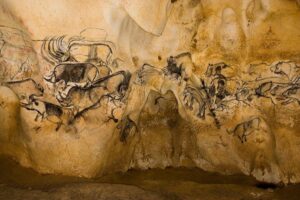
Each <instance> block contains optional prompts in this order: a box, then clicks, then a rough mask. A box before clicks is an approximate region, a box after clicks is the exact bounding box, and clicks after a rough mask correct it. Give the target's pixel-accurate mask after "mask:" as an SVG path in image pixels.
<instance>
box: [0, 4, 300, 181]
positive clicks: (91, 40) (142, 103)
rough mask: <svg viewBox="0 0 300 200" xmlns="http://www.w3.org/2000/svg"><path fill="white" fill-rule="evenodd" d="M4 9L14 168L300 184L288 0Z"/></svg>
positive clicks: (0, 29) (7, 133)
mask: <svg viewBox="0 0 300 200" xmlns="http://www.w3.org/2000/svg"><path fill="white" fill-rule="evenodd" d="M0 16H1V18H0V81H1V86H0V120H1V121H2V122H3V124H2V126H1V127H0V142H1V146H0V152H1V153H4V154H9V155H11V156H13V157H14V158H15V159H16V160H18V161H19V162H20V163H21V164H22V165H24V166H27V167H32V168H34V169H35V170H37V171H39V172H41V173H60V174H65V175H76V176H85V177H93V176H97V175H103V174H106V173H111V172H115V171H126V170H128V169H130V168H139V169H147V168H165V167H168V166H174V167H178V166H187V167H191V166H197V167H200V168H202V169H204V170H207V171H216V172H220V173H224V174H234V173H244V174H247V175H252V176H254V177H255V178H256V179H258V180H260V181H267V182H274V183H278V182H284V183H290V182H292V183H294V182H299V180H300V168H299V165H298V164H297V163H299V161H300V160H299V159H300V157H299V156H298V154H297V152H298V151H299V149H298V148H299V145H298V143H299V142H300V140H299V137H298V135H299V131H300V127H299V126H300V123H299V120H300V112H299V109H300V106H299V105H300V78H299V77H300V71H299V70H300V64H299V62H300V60H299V52H300V40H299V35H298V30H299V28H300V20H299V19H300V7H299V4H298V1H292V0H252V1H251V0H234V1H233V0H226V1H225V0H224V1H216V0H201V1H200V0H177V1H168V0H165V1H151V2H150V1H146V0H143V1H135V0H132V1H129V0H119V1H112V0H89V1H85V2H82V1H79V0H76V1H68V0H55V1H53V0H51V1H50V0H45V1H37V0H27V1H22V2H20V1H17V0H9V1H8V0H7V1H6V0H4V1H1V3H0Z"/></svg>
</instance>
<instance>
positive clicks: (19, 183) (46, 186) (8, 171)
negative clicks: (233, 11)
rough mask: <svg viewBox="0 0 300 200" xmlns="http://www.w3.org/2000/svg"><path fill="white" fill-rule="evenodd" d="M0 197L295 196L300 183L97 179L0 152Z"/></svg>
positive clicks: (181, 176)
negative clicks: (42, 170)
mask: <svg viewBox="0 0 300 200" xmlns="http://www.w3.org/2000/svg"><path fill="white" fill-rule="evenodd" d="M0 199H1V200H2V199H5V200H7V199H9V200H10V199H12V200H14V199H22V200H23V199H26V200H27V199H28V200H31V199H39V200H40V199H45V200H46V199H65V200H67V199H85V200H86V199H87V200H89V199H100V200H102V199H105V200H106V199H111V200H117V199H133V200H137V199H154V200H159V199H204V200H206V199H207V200H214V199H218V200H225V199H226V200H227V199H228V200H229V199H230V200H235V199H238V200H250V199H260V200H264V199H270V200H271V199H272V200H275V199H289V200H290V199H291V200H292V199H295V200H296V199H297V200H298V199H300V185H289V186H284V187H283V186H281V187H276V186H274V185H271V184H262V183H258V182H256V181H255V180H254V179H253V178H251V177H247V176H244V175H232V176H223V175H219V174H215V173H209V172H204V171H202V170H200V169H194V168H193V169H186V168H176V169H174V168H168V169H165V170H161V169H152V170H147V171H138V170H130V171H128V172H126V173H116V174H111V175H106V176H104V177H101V178H95V179H85V178H77V177H67V176H57V175H41V174H38V173H36V172H35V171H33V170H31V169H27V168H23V167H21V166H19V165H18V164H17V163H16V162H14V161H13V160H11V159H9V158H7V157H5V156H0Z"/></svg>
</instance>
